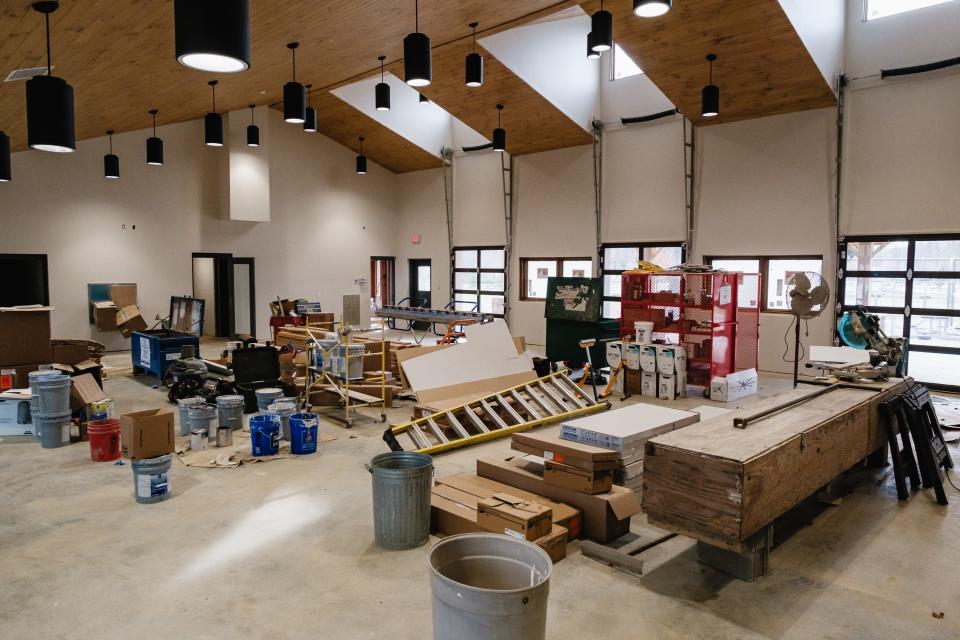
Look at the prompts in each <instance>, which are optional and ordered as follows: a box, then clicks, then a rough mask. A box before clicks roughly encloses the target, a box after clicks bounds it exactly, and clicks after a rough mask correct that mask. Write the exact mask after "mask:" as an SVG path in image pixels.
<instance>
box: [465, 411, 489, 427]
mask: <svg viewBox="0 0 960 640" xmlns="http://www.w3.org/2000/svg"><path fill="white" fill-rule="evenodd" d="M464 411H465V412H466V413H465V415H466V416H467V419H468V420H470V422H472V423H473V426H474V427H476V428H477V429H478V430H479V431H480V433H487V432H488V431H490V429H488V428H487V425H485V424H483V420H481V419H480V418H478V417H477V414H476V413H474V412H473V407H467V408H466V409H465V410H464Z"/></svg>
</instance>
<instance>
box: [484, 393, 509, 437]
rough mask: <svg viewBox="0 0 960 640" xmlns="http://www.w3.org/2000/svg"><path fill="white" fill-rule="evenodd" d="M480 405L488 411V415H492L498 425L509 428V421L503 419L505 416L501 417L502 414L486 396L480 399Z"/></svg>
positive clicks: (491, 417)
mask: <svg viewBox="0 0 960 640" xmlns="http://www.w3.org/2000/svg"><path fill="white" fill-rule="evenodd" d="M480 406H482V407H483V409H484V410H485V411H486V412H487V415H489V416H490V419H491V420H493V421H494V423H496V425H497V426H498V427H500V428H501V429H506V428H507V423H506V422H504V421H503V418H501V417H500V414H499V413H497V412H496V411H495V410H494V408H493V407H492V406H491V405H490V403H489V402H487V399H486V398H484V399H483V400H481V401H480Z"/></svg>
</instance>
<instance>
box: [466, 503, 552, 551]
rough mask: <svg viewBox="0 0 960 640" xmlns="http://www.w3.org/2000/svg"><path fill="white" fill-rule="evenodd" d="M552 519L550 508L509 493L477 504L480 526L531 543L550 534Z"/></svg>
mask: <svg viewBox="0 0 960 640" xmlns="http://www.w3.org/2000/svg"><path fill="white" fill-rule="evenodd" d="M552 516H553V514H552V512H551V511H550V508H549V507H545V506H543V505H542V504H540V503H538V502H534V501H532V500H524V499H523V498H519V497H517V496H514V495H511V494H509V493H496V494H494V495H492V496H490V497H489V498H483V499H482V500H480V502H478V503H477V524H478V525H480V526H481V527H483V528H484V529H486V530H487V531H493V532H494V533H504V534H506V535H508V536H513V537H515V538H524V539H526V540H528V541H530V542H533V541H534V540H537V539H539V538H542V537H543V536H546V535H549V534H550V528H551V525H552V520H551V518H552Z"/></svg>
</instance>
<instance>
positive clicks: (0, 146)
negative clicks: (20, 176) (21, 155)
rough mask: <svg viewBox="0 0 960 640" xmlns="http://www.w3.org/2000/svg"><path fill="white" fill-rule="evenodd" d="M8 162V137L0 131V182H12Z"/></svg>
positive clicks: (11, 173)
mask: <svg viewBox="0 0 960 640" xmlns="http://www.w3.org/2000/svg"><path fill="white" fill-rule="evenodd" d="M10 160H11V158H10V136H8V135H7V134H5V133H4V132H3V131H0V182H10V181H11V180H13V172H12V171H11V170H10V164H11V163H10Z"/></svg>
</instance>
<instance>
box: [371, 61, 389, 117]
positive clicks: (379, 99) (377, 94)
mask: <svg viewBox="0 0 960 640" xmlns="http://www.w3.org/2000/svg"><path fill="white" fill-rule="evenodd" d="M386 59H387V56H377V60H379V61H380V82H378V83H377V86H376V87H374V88H373V92H374V104H375V105H376V107H377V111H390V85H388V84H387V83H386V82H384V81H383V61H384V60H386Z"/></svg>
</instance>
